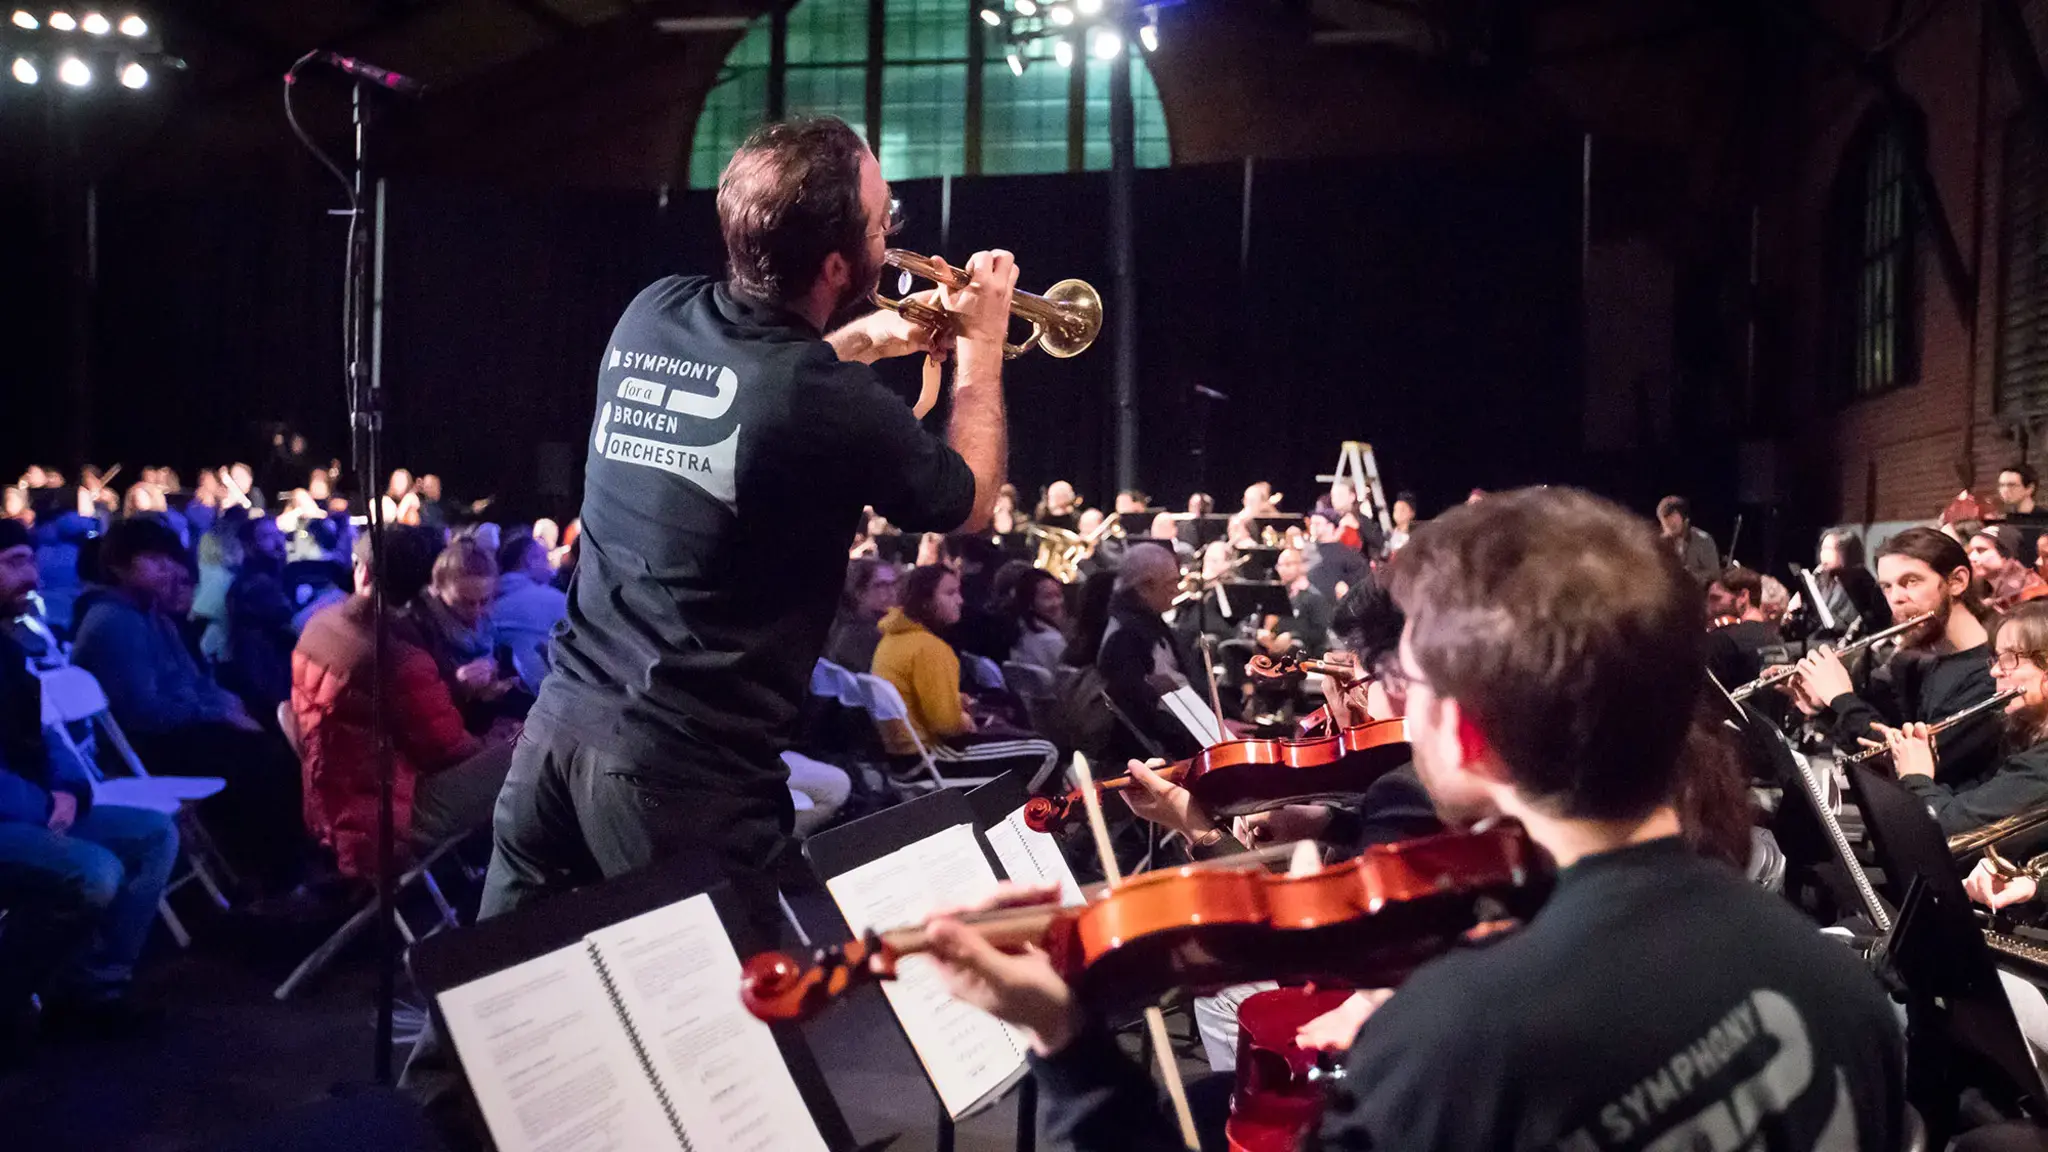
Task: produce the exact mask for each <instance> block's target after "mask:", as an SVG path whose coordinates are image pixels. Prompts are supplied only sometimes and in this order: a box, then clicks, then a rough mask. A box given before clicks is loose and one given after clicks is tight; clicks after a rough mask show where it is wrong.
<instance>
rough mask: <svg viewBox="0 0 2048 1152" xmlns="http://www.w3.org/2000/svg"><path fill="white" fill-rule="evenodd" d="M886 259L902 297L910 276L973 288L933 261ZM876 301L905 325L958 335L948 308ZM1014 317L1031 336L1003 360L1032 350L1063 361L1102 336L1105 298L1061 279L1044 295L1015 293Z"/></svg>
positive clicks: (1007, 349)
mask: <svg viewBox="0 0 2048 1152" xmlns="http://www.w3.org/2000/svg"><path fill="white" fill-rule="evenodd" d="M882 259H883V262H884V263H886V264H888V265H889V267H891V268H895V269H898V270H900V271H902V272H903V274H904V275H903V278H902V283H901V284H900V285H899V286H898V288H897V291H899V292H908V291H909V290H910V278H911V277H912V276H918V277H922V278H923V279H926V280H930V281H931V282H932V283H934V284H942V285H944V286H946V287H948V288H965V287H967V285H968V283H969V280H968V277H967V273H966V272H964V271H962V270H961V269H958V268H950V267H949V268H944V269H941V268H940V267H939V265H938V264H937V263H936V262H934V261H933V260H931V259H930V258H929V257H925V256H919V255H918V254H917V253H915V252H906V251H904V250H903V249H901V248H891V249H889V251H888V253H887V254H885V255H884V256H883V257H882ZM874 300H875V303H876V304H878V305H880V306H881V307H883V308H887V309H889V310H890V311H892V312H895V313H896V314H898V315H900V316H902V317H903V318H904V319H905V320H908V321H910V322H911V323H913V324H919V325H922V326H924V327H926V328H929V329H931V330H932V332H933V333H934V334H937V333H944V332H957V331H958V327H957V324H958V322H957V321H955V320H954V319H953V314H952V313H951V312H948V311H946V310H945V309H944V308H939V307H936V306H933V305H930V304H923V303H920V302H918V301H916V300H891V299H889V298H888V297H886V296H884V295H882V294H881V292H879V291H877V292H875V293H874ZM1010 314H1011V315H1013V316H1017V317H1021V318H1022V319H1024V320H1025V321H1027V322H1028V323H1030V325H1031V335H1030V336H1028V337H1026V338H1025V340H1024V342H1023V343H1022V344H1010V343H1005V344H1004V345H1003V358H1004V359H1006V360H1014V359H1016V358H1017V357H1019V356H1022V355H1023V354H1025V353H1026V352H1029V351H1031V350H1032V349H1033V348H1043V349H1045V351H1046V354H1047V355H1050V356H1056V357H1059V358H1060V359H1062V360H1064V359H1066V358H1067V357H1069V356H1079V355H1080V354H1081V353H1083V352H1086V351H1087V350H1088V346H1089V345H1090V344H1093V343H1095V337H1096V336H1097V335H1098V334H1100V333H1101V331H1102V294H1101V293H1099V292H1097V291H1096V290H1095V288H1094V286H1093V285H1091V284H1089V283H1088V282H1087V281H1086V280H1062V281H1060V282H1059V283H1057V284H1055V285H1053V286H1052V287H1050V288H1048V289H1046V290H1045V295H1043V296H1034V295H1032V294H1031V293H1029V292H1023V291H1019V292H1016V293H1013V294H1012V295H1011V297H1010Z"/></svg>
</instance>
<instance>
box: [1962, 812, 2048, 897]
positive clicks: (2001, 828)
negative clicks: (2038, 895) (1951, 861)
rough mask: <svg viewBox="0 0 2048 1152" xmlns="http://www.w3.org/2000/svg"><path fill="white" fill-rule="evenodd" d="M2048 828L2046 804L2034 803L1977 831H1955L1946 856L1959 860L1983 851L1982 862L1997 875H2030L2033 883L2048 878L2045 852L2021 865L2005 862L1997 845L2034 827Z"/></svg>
mask: <svg viewBox="0 0 2048 1152" xmlns="http://www.w3.org/2000/svg"><path fill="white" fill-rule="evenodd" d="M2044 826H2048V804H2036V805H2035V806H2034V807H2032V808H2022V809H2020V810H2019V811H2018V812H2015V813H2013V814H2012V815H2010V816H2005V817H2002V818H2000V819H1997V820H1993V821H1992V822H1991V823H1989V824H1986V825H1984V826H1983V827H1981V828H1972V829H1970V830H1969V831H1968V832H1958V833H1956V834H1955V835H1953V836H1951V837H1949V838H1948V850H1949V854H1950V855H1952V856H1954V857H1955V858H1956V859H1958V860H1961V859H1963V858H1965V857H1967V856H1969V855H1970V853H1972V852H1975V851H1977V850H1978V849H1979V848H1982V849H1983V850H1984V859H1985V860H1987V861H1989V862H1990V864H1991V867H1992V869H1993V870H1995V871H1996V872H1997V873H1998V874H1999V875H2001V876H2031V877H2033V878H2034V879H2036V880H2039V879H2041V878H2043V877H2044V876H2048V852H2043V853H2041V854H2040V855H2038V856H2035V857H2034V858H2033V859H2031V860H2029V861H2027V862H2026V863H2024V864H2017V863H2014V862H2013V861H2011V860H2009V859H2007V858H2006V857H2005V856H2004V855H2003V854H2001V853H2000V852H1999V851H1998V846H1999V844H2000V843H2002V842H2004V841H2006V840H2010V839H2012V838H2013V837H2015V836H2023V835H2025V834H2027V833H2029V832H2032V831H2034V830H2035V829H2037V828H2041V827H2044Z"/></svg>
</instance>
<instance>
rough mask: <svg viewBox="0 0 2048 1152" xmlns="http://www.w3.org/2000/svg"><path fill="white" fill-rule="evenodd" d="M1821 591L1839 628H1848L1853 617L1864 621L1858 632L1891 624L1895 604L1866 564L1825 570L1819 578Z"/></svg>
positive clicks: (1864, 634)
mask: <svg viewBox="0 0 2048 1152" xmlns="http://www.w3.org/2000/svg"><path fill="white" fill-rule="evenodd" d="M1817 582H1818V583H1819V584H1820V585H1821V594H1822V595H1824V596H1826V597H1827V598H1828V612H1829V613H1830V614H1831V615H1833V616H1834V618H1835V627H1836V629H1837V630H1841V631H1846V630H1847V629H1848V627H1849V625H1850V624H1851V623H1852V622H1854V621H1858V620H1860V621H1862V626H1861V627H1859V628H1858V629H1857V630H1856V634H1857V635H1858V636H1868V635H1870V634H1871V633H1873V632H1882V631H1884V630H1885V629H1886V628H1889V627H1891V625H1892V608H1891V605H1889V604H1887V603H1885V599H1884V590H1883V589H1882V588H1879V587H1878V586H1877V577H1875V576H1872V575H1871V574H1870V570H1869V569H1867V568H1845V569H1843V570H1841V571H1840V572H1836V573H1834V574H1833V578H1832V579H1829V578H1828V576H1827V575H1826V574H1822V576H1821V577H1820V578H1819V580H1818V581H1817Z"/></svg>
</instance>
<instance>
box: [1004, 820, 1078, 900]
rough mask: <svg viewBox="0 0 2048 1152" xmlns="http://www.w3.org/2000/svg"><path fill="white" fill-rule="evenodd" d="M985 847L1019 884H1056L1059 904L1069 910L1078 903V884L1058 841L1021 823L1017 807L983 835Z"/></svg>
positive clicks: (1022, 821)
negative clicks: (986, 843)
mask: <svg viewBox="0 0 2048 1152" xmlns="http://www.w3.org/2000/svg"><path fill="white" fill-rule="evenodd" d="M986 835H987V836H988V846H989V847H991V848H993V849H995V850H996V859H997V860H1000V861H1001V862H1002V865H1003V871H1004V872H1007V873H1009V876H1010V879H1012V880H1015V881H1016V882H1017V883H1019V884H1058V885H1059V886H1060V903H1061V904H1064V905H1066V906H1067V907H1069V908H1072V907H1074V906H1075V905H1077V904H1079V903H1081V885H1080V884H1078V883H1076V882H1075V880H1074V870H1073V869H1072V868H1069V867H1068V866H1067V858H1066V856H1065V855H1064V854H1063V853H1061V852H1060V845H1059V841H1057V840H1054V839H1053V838H1052V836H1051V835H1050V834H1048V833H1045V832H1040V831H1038V830H1036V829H1034V828H1033V827H1031V825H1029V824H1026V823H1025V822H1024V809H1022V808H1019V809H1017V810H1016V811H1015V812H1012V813H1010V814H1009V815H1008V816H1005V817H1003V822H1002V823H1001V824H998V825H996V826H995V827H993V828H990V829H989V830H988V832H987V833H986Z"/></svg>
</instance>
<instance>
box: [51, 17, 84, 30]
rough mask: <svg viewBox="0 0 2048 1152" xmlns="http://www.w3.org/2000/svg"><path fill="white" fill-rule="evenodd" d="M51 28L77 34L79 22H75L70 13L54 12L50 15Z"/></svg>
mask: <svg viewBox="0 0 2048 1152" xmlns="http://www.w3.org/2000/svg"><path fill="white" fill-rule="evenodd" d="M50 27H52V28H55V29H56V30H57V31H59V32H76V31H78V21H76V20H73V19H72V18H71V13H69V12H52V13H50Z"/></svg>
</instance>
